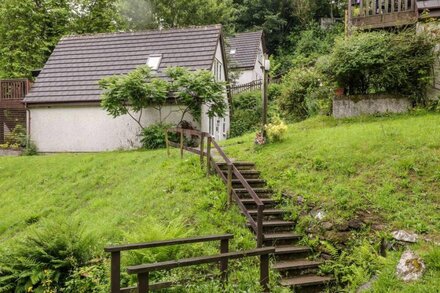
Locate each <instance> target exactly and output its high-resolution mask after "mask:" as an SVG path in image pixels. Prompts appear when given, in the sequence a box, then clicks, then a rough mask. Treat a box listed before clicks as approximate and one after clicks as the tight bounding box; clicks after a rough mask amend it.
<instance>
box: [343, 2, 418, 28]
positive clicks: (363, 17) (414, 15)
mask: <svg viewBox="0 0 440 293" xmlns="http://www.w3.org/2000/svg"><path fill="white" fill-rule="evenodd" d="M418 17H419V14H418V9H417V4H416V1H415V0H349V5H348V19H349V23H350V25H351V27H353V28H360V29H377V28H387V27H398V26H405V25H410V24H414V23H416V22H417V20H418Z"/></svg>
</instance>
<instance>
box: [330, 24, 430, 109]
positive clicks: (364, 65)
mask: <svg viewBox="0 0 440 293" xmlns="http://www.w3.org/2000/svg"><path fill="white" fill-rule="evenodd" d="M434 44H435V43H434V40H433V38H432V37H430V36H429V35H428V34H424V33H417V34H416V33H415V32H414V31H412V30H408V31H404V32H401V33H397V34H396V33H388V32H368V33H357V34H355V35H353V36H351V37H350V38H346V39H344V38H340V39H338V41H337V42H336V44H335V48H334V51H333V53H332V54H331V58H330V62H329V64H328V68H327V70H326V72H327V77H328V78H333V79H334V80H335V81H336V82H337V83H338V84H339V86H341V87H344V88H345V89H346V91H347V93H348V94H351V95H353V94H371V93H383V92H385V93H398V94H402V95H406V96H409V97H412V98H413V99H414V101H415V102H418V103H423V102H424V99H425V97H426V87H427V85H428V84H429V83H430V81H431V67H432V64H433V62H434V58H435V54H434V50H433V49H434Z"/></svg>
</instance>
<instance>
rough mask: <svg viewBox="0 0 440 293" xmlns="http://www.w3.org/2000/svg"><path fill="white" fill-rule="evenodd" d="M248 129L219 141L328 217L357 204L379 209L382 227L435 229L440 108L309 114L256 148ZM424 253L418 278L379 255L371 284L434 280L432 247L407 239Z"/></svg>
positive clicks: (439, 280)
mask: <svg viewBox="0 0 440 293" xmlns="http://www.w3.org/2000/svg"><path fill="white" fill-rule="evenodd" d="M253 138H254V136H253V135H247V136H243V137H240V138H236V139H234V140H231V141H228V142H226V143H224V145H225V149H226V152H227V153H228V154H230V155H231V156H232V157H234V158H238V159H240V160H250V161H254V162H256V163H257V168H258V169H259V170H261V171H262V173H263V174H262V176H263V177H264V178H265V179H268V180H269V183H270V184H271V186H272V187H273V188H274V189H275V190H277V191H284V192H287V193H289V194H291V195H293V196H294V198H296V197H295V196H299V195H300V196H302V197H304V199H305V200H306V201H308V202H312V203H316V204H317V205H318V206H322V207H323V208H324V209H325V210H326V211H327V214H328V217H327V218H328V219H329V220H330V221H335V222H338V221H341V220H342V219H350V218H352V217H354V216H355V214H356V213H357V212H359V211H365V210H368V211H369V212H371V213H373V214H377V215H379V216H380V217H381V218H382V219H383V221H382V222H381V223H379V224H383V225H384V226H385V229H386V230H391V229H396V228H403V229H409V230H414V231H416V232H418V233H428V234H429V236H430V237H438V236H439V234H440V115H435V114H420V115H404V116H394V117H382V118H359V119H353V120H342V121H336V120H334V119H332V118H325V117H317V118H313V119H310V120H307V121H304V122H302V123H298V124H294V125H290V126H289V131H288V134H287V137H286V140H285V141H283V142H281V143H275V144H270V145H267V146H264V147H259V148H256V147H255V146H254V145H253ZM415 249H417V250H418V251H419V252H420V253H421V254H427V258H428V259H431V260H432V261H431V262H430V266H429V267H430V269H431V270H430V271H429V273H428V274H427V276H426V277H425V279H424V280H423V281H422V282H419V283H416V284H414V285H409V286H405V285H403V283H401V282H399V281H397V280H396V278H395V277H394V267H395V265H396V263H397V260H398V257H399V255H398V254H397V255H396V254H393V255H392V256H391V257H390V258H389V259H387V260H386V264H385V269H384V272H383V273H382V274H381V275H380V279H379V282H378V283H377V284H376V288H375V291H377V292H383V291H388V290H389V291H388V292H401V291H405V292H416V291H417V292H431V291H430V290H433V289H434V288H440V267H439V263H440V248H439V247H437V248H431V247H430V245H429V244H426V245H425V244H423V245H421V246H420V247H419V246H417V247H415Z"/></svg>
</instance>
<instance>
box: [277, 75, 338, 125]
mask: <svg viewBox="0 0 440 293" xmlns="http://www.w3.org/2000/svg"><path fill="white" fill-rule="evenodd" d="M323 80H324V77H323V76H322V74H320V73H319V72H318V71H317V70H316V69H315V68H295V69H292V70H291V71H290V72H289V73H288V74H287V75H286V76H285V77H284V78H283V82H282V88H281V94H280V97H279V98H278V100H277V101H278V106H279V108H280V110H281V111H282V112H283V113H284V114H285V115H287V116H289V117H290V118H292V119H293V120H302V119H305V118H307V117H310V116H312V115H315V114H317V113H320V112H324V113H323V114H327V112H328V111H329V105H330V103H331V98H332V88H331V87H330V86H328V85H327V84H325V83H324V82H323Z"/></svg>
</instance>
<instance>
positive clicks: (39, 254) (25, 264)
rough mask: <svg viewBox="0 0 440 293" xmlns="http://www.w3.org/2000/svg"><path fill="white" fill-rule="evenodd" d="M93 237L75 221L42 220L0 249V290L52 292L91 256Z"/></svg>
mask: <svg viewBox="0 0 440 293" xmlns="http://www.w3.org/2000/svg"><path fill="white" fill-rule="evenodd" d="M95 244H96V243H95V239H94V238H92V237H91V235H89V234H85V233H84V230H83V227H82V226H81V225H80V224H78V223H73V222H63V220H62V219H58V221H54V222H43V225H42V226H41V227H40V228H38V229H34V230H32V231H31V233H30V234H29V235H28V236H26V237H25V238H24V239H22V240H21V241H20V242H18V244H16V245H15V246H14V247H13V248H10V249H5V251H3V252H2V253H0V292H12V291H14V290H15V292H54V291H53V290H56V289H58V288H63V287H64V286H65V283H66V281H67V280H68V278H69V276H70V274H71V273H72V272H73V271H74V270H75V269H77V268H80V267H82V266H85V265H86V264H87V263H88V262H89V261H90V260H91V259H92V257H93V253H94V249H95Z"/></svg>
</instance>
